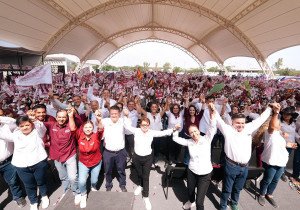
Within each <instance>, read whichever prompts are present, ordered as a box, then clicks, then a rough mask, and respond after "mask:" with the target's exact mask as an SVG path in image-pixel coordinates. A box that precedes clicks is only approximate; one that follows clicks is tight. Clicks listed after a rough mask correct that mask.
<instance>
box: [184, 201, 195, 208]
mask: <svg viewBox="0 0 300 210" xmlns="http://www.w3.org/2000/svg"><path fill="white" fill-rule="evenodd" d="M194 206H196V204H195V202H194V203H191V202H190V201H188V202H186V203H185V204H184V205H183V207H182V208H183V209H190V208H192V207H194Z"/></svg>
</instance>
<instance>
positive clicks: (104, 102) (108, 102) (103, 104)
mask: <svg viewBox="0 0 300 210" xmlns="http://www.w3.org/2000/svg"><path fill="white" fill-rule="evenodd" d="M87 98H88V99H89V100H90V101H94V100H96V101H98V103H99V106H100V109H102V110H104V109H109V108H110V107H111V106H114V105H115V104H116V103H117V102H116V101H115V100H114V99H111V98H110V92H109V90H107V89H104V90H103V91H102V98H100V97H98V96H95V95H94V94H93V87H92V86H89V88H88V92H87ZM108 117H109V115H108V114H105V115H102V118H108Z"/></svg>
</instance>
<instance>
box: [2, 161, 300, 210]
mask: <svg viewBox="0 0 300 210" xmlns="http://www.w3.org/2000/svg"><path fill="white" fill-rule="evenodd" d="M159 166H160V168H159V169H156V170H154V169H153V170H152V171H151V174H150V196H149V197H150V200H151V203H152V207H153V208H152V209H153V210H157V209H159V210H177V209H178V210H179V209H182V205H183V203H184V202H185V201H187V199H188V197H187V188H186V181H183V180H176V179H174V180H173V181H172V183H171V185H170V188H169V197H168V199H166V197H165V192H164V189H163V186H164V185H165V184H164V182H163V181H162V179H163V178H162V177H163V174H164V170H165V168H164V162H159ZM126 173H127V175H128V176H127V189H128V191H129V192H133V191H134V189H135V187H136V185H135V184H134V180H135V176H134V175H132V174H133V173H131V169H130V167H128V168H127V169H126ZM48 180H49V187H50V193H51V195H50V202H51V204H50V206H49V208H48V209H49V210H53V209H55V207H56V206H55V205H54V204H55V202H56V201H57V200H58V198H59V197H60V196H61V193H62V189H61V187H60V186H59V182H55V180H54V179H52V178H51V177H50V176H49V178H48ZM99 184H100V191H105V189H104V182H103V174H102V175H101V177H100V183H99ZM251 186H252V187H254V184H252V185H251ZM113 191H118V192H119V191H120V189H119V187H118V182H117V180H116V179H114V187H113ZM250 191H251V192H249V191H247V190H243V191H242V193H241V197H240V203H239V207H240V209H241V210H254V209H255V210H256V209H264V210H269V209H270V210H271V209H273V207H272V206H271V205H270V204H269V203H268V202H267V203H266V206H264V207H262V206H260V205H259V204H258V203H257V201H256V200H255V199H254V194H253V190H250ZM0 193H1V196H0V202H1V206H2V207H1V206H0V209H5V210H15V209H18V207H17V205H16V204H15V203H14V202H12V201H11V197H10V196H9V195H8V191H7V190H6V189H0ZM91 193H97V192H91ZM120 193H122V192H120ZM219 196H220V191H219V190H218V188H217V187H216V186H215V185H213V184H211V186H210V188H209V191H208V193H207V195H206V198H205V209H208V210H211V209H217V208H218V204H219V200H220V199H219ZM274 196H275V198H276V201H277V202H278V204H279V208H278V209H282V210H288V209H291V210H295V209H299V202H300V194H299V193H297V191H293V190H291V189H290V187H289V186H288V183H285V182H282V181H280V182H279V184H278V187H277V189H276V192H275V194H274ZM91 197H94V196H91ZM89 202H101V201H100V199H97V200H91V199H90V200H89V199H88V203H87V207H89ZM90 205H91V206H92V204H90ZM93 206H94V205H93ZM23 209H24V210H28V209H29V205H27V206H26V207H24V208H23ZM74 209H79V207H75V206H74ZM87 209H88V208H87ZM121 209H122V208H121ZM143 209H145V207H144V203H143V199H142V196H141V195H140V196H136V197H135V198H134V201H133V210H143ZM193 209H195V208H193ZM124 210H125V209H124Z"/></svg>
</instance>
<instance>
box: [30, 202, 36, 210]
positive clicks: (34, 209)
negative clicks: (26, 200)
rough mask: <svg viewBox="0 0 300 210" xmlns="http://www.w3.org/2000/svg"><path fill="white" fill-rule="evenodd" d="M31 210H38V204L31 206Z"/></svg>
mask: <svg viewBox="0 0 300 210" xmlns="http://www.w3.org/2000/svg"><path fill="white" fill-rule="evenodd" d="M30 210H38V206H37V203H34V204H30Z"/></svg>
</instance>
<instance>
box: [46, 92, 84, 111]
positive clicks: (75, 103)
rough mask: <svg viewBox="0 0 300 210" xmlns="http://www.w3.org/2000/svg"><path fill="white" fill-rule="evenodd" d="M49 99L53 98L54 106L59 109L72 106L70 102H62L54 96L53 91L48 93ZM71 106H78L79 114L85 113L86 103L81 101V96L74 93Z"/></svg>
mask: <svg viewBox="0 0 300 210" xmlns="http://www.w3.org/2000/svg"><path fill="white" fill-rule="evenodd" d="M48 95H49V99H50V100H51V103H52V104H53V106H54V107H58V108H59V109H68V108H69V107H70V105H69V104H65V103H61V102H60V101H59V100H58V99H55V98H53V97H54V94H53V93H52V91H50V92H49V93H48ZM71 106H72V107H74V108H76V110H77V112H78V114H84V113H85V111H86V110H85V105H84V103H83V102H82V101H81V96H78V95H74V96H73V97H72V102H71Z"/></svg>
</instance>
